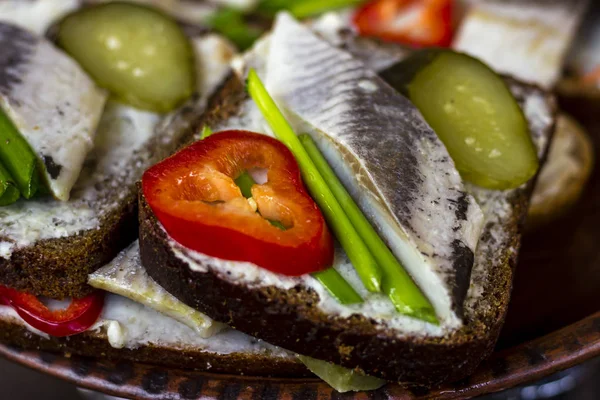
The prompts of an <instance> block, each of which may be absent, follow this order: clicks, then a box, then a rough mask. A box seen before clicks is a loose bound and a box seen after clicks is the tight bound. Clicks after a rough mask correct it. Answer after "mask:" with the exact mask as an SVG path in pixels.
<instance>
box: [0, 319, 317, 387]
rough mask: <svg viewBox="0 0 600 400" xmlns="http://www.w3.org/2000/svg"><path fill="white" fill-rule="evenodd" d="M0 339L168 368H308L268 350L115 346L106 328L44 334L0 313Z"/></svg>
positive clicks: (290, 373)
mask: <svg viewBox="0 0 600 400" xmlns="http://www.w3.org/2000/svg"><path fill="white" fill-rule="evenodd" d="M0 342H2V343H4V344H7V345H12V346H17V347H19V348H22V349H26V350H42V351H48V352H52V353H61V354H64V355H66V356H71V355H73V354H75V355H78V356H84V357H93V358H98V357H100V358H105V359H108V360H114V361H123V360H126V361H132V362H140V363H145V364H155V365H160V366H163V367H170V368H185V369H195V370H200V371H208V372H214V373H225V374H235V375H250V376H273V377H308V376H311V374H310V372H309V371H308V370H307V369H306V367H304V365H303V364H302V363H300V362H299V360H298V359H297V358H296V357H293V356H290V357H271V356H269V355H267V354H256V353H244V352H237V353H230V354H220V353H211V352H207V351H203V350H202V349H200V348H194V347H193V346H189V347H188V348H181V347H173V346H166V345H161V344H149V345H145V346H141V347H138V348H136V349H127V348H123V349H117V348H114V347H112V346H111V345H110V343H109V341H108V338H107V335H106V333H105V332H102V331H98V332H85V333H82V334H80V335H75V336H71V337H68V338H55V337H50V338H44V337H42V336H39V335H37V334H35V333H32V332H30V331H29V330H28V329H27V328H26V327H25V326H24V325H23V324H21V323H20V322H19V321H17V320H14V319H12V318H6V317H0Z"/></svg>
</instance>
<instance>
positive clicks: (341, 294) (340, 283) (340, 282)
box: [313, 268, 363, 304]
mask: <svg viewBox="0 0 600 400" xmlns="http://www.w3.org/2000/svg"><path fill="white" fill-rule="evenodd" d="M313 277H315V279H317V280H318V281H319V282H321V285H323V286H325V289H327V291H328V292H329V294H331V295H332V296H333V297H335V299H336V300H337V301H339V302H340V303H341V304H356V303H362V301H363V300H362V298H361V297H360V295H359V294H358V293H356V290H354V288H353V287H352V286H350V284H349V283H348V282H346V280H345V279H344V277H343V276H342V275H340V273H339V272H337V270H336V269H335V268H329V269H326V270H325V271H321V272H317V273H315V274H313Z"/></svg>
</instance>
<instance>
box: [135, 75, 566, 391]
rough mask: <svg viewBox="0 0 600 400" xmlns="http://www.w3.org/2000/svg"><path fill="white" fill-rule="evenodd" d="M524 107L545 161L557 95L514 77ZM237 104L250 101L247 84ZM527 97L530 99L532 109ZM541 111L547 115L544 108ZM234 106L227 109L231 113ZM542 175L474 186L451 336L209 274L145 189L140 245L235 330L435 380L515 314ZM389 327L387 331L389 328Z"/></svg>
mask: <svg viewBox="0 0 600 400" xmlns="http://www.w3.org/2000/svg"><path fill="white" fill-rule="evenodd" d="M507 82H508V84H509V86H510V87H511V90H512V91H513V93H514V94H515V96H516V97H517V99H518V100H519V102H520V103H521V105H522V106H524V107H525V111H526V114H527V117H528V119H529V123H530V126H531V130H532V135H533V138H534V140H535V142H536V145H537V146H538V149H539V154H540V156H541V158H542V159H544V158H545V155H546V149H547V146H548V143H549V141H550V139H551V136H552V133H553V130H554V119H555V118H554V117H555V113H556V107H555V102H554V98H553V97H552V96H550V95H548V94H546V93H545V92H543V91H542V90H540V89H538V88H536V87H533V86H527V85H523V84H519V83H518V82H516V81H514V80H512V79H509V78H507ZM229 85H230V87H231V86H235V85H237V91H238V92H237V95H236V97H235V98H233V99H230V101H232V100H235V101H237V103H238V105H240V106H241V105H242V101H243V100H244V99H245V98H246V97H245V95H244V93H243V91H244V88H243V84H242V82H240V81H239V80H237V78H232V82H230V83H229ZM525 104H527V105H526V106H525ZM540 107H541V109H543V110H545V113H542V114H539V113H540ZM224 109H227V112H226V113H222V111H223V110H224ZM230 110H231V103H230V104H228V106H227V107H223V105H219V104H217V105H216V107H215V108H213V109H212V110H210V111H209V112H208V114H207V122H208V123H209V124H211V126H214V125H218V123H219V122H223V121H224V120H225V119H227V118H228V117H229V116H230V115H231V112H230ZM533 186H534V182H533V181H532V182H529V183H528V184H527V185H525V186H523V187H522V188H519V189H517V190H513V191H507V192H491V191H487V190H482V189H476V188H470V190H471V191H472V193H473V194H474V195H475V197H476V198H477V200H478V201H479V202H480V204H481V206H482V209H483V210H484V213H485V214H486V225H485V227H484V230H483V234H482V236H481V239H480V243H479V246H478V249H477V253H476V263H475V266H474V269H473V275H472V288H471V290H470V291H469V295H468V298H467V301H466V303H465V308H466V313H465V324H464V327H462V328H461V329H460V330H458V331H454V332H451V333H448V334H446V335H445V336H443V337H425V336H411V335H406V336H402V335H399V334H398V332H394V331H392V330H390V329H385V328H383V327H382V326H381V325H378V324H377V322H376V321H373V320H370V319H367V318H366V317H364V316H362V315H353V316H351V317H350V318H341V317H337V316H336V315H328V314H326V313H324V312H323V311H322V310H321V309H320V308H319V307H318V303H319V298H318V295H317V293H316V292H315V291H314V290H312V289H310V288H307V287H305V286H302V285H298V286H296V287H293V288H292V289H290V290H282V289H280V288H278V287H276V286H262V287H247V286H244V285H240V284H236V283H233V282H232V281H231V280H229V279H227V277H226V274H223V273H217V272H216V271H215V269H216V267H215V266H214V265H211V264H210V263H208V264H207V263H204V264H203V262H202V261H199V264H200V266H201V267H202V268H203V270H205V271H206V272H198V270H195V271H194V270H192V269H190V266H189V265H188V264H187V263H186V262H184V261H182V260H181V259H180V258H179V257H178V256H176V255H175V253H174V251H173V247H172V246H171V243H170V240H169V238H168V237H167V235H166V233H165V231H164V230H163V229H162V227H161V225H160V223H159V222H158V221H157V220H156V218H155V216H154V214H153V213H152V210H151V209H150V208H149V206H148V204H147V203H146V200H145V199H144V197H143V195H142V194H140V252H141V259H142V263H143V265H144V267H145V268H146V270H147V272H148V274H149V275H150V276H151V277H152V278H153V279H154V280H155V281H156V282H157V283H159V284H160V285H161V286H162V287H164V288H165V289H166V290H167V291H169V292H170V293H172V294H173V295H175V296H176V297H177V298H179V299H180V300H181V301H183V302H184V303H186V304H188V305H190V306H191V307H194V308H196V309H198V310H199V311H201V312H203V313H205V314H207V315H208V316H210V317H211V318H213V319H215V320H217V321H221V322H224V323H227V324H229V325H230V326H231V327H233V328H234V329H237V330H240V331H242V332H245V333H248V334H250V335H252V336H255V337H259V338H261V339H263V340H265V341H266V342H269V343H272V344H275V345H277V346H280V347H282V348H285V349H288V350H292V351H295V352H298V353H300V354H304V355H308V356H311V357H314V358H317V359H322V360H327V361H331V362H334V363H336V364H340V365H343V366H345V367H348V368H358V369H361V370H363V371H364V372H366V373H368V374H370V375H375V376H379V377H382V378H384V379H387V380H390V381H397V382H407V383H412V384H414V383H417V384H421V385H426V386H432V385H437V384H440V383H441V382H444V381H454V380H459V379H461V378H463V377H465V376H468V375H469V374H471V373H472V372H473V371H474V369H475V368H476V366H477V365H478V364H479V363H480V362H481V361H482V360H483V359H484V358H485V357H486V356H487V355H489V353H490V352H491V351H492V349H493V346H494V344H495V342H496V340H497V338H498V335H499V332H500V328H501V327H502V324H503V321H504V317H505V314H506V310H507V306H508V302H509V298H510V291H511V287H512V279H513V272H514V267H515V264H516V259H517V252H518V248H519V245H520V238H521V229H522V226H523V222H524V219H525V216H526V214H527V206H528V199H529V197H530V195H531V192H532V189H533ZM380 328H381V329H380Z"/></svg>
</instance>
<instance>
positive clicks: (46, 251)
mask: <svg viewBox="0 0 600 400" xmlns="http://www.w3.org/2000/svg"><path fill="white" fill-rule="evenodd" d="M238 89H239V88H238V87H237V86H236V87H235V88H232V87H228V86H226V85H225V86H222V87H221V88H220V89H219V90H217V92H216V93H215V95H214V96H213V97H212V98H211V100H210V101H209V102H208V108H209V109H211V108H214V107H215V105H216V104H221V103H225V104H226V103H227V100H224V101H222V100H221V97H225V98H228V97H229V96H230V93H232V91H235V92H237V90H238ZM217 107H218V106H217ZM205 109H206V107H205V106H204V105H203V104H202V103H201V102H199V100H198V99H197V98H195V99H191V100H190V101H189V103H188V105H186V106H183V107H182V108H181V109H180V110H179V111H178V113H177V115H176V116H175V117H174V118H172V120H171V121H170V122H169V125H168V127H165V128H164V129H177V130H180V131H181V132H180V133H178V134H177V135H174V136H173V138H174V140H173V141H172V142H168V143H165V142H164V141H163V140H160V139H161V138H160V137H155V138H154V139H153V140H151V141H150V142H149V143H148V153H147V154H149V157H150V159H149V160H147V159H146V160H141V161H140V159H139V158H137V159H136V158H135V157H132V160H131V161H130V163H129V167H128V168H132V169H134V168H135V170H136V176H137V178H136V180H137V179H139V178H141V175H142V173H143V172H144V169H145V167H147V166H150V165H152V164H153V163H155V162H158V161H160V160H161V159H163V158H164V157H166V156H168V155H170V154H171V153H172V152H174V151H175V150H176V149H177V148H179V147H181V146H183V145H185V144H188V143H190V142H191V141H192V140H193V137H194V134H195V133H196V132H197V131H198V130H199V128H200V127H202V125H203V123H204V119H205V117H204V115H203V114H204V111H205ZM158 136H160V135H158ZM140 162H141V164H140ZM140 165H141V166H140ZM106 191H107V194H106V196H105V197H106V198H107V199H109V200H111V202H113V201H114V202H117V203H118V206H117V207H114V208H112V209H111V210H110V211H108V212H107V213H106V215H105V216H104V217H103V218H102V219H101V221H100V224H99V227H98V229H91V230H87V231H84V232H81V233H79V234H77V235H72V236H68V237H64V238H59V239H49V240H41V241H38V242H36V243H35V244H33V245H31V246H27V247H23V248H20V249H17V250H15V251H14V252H13V254H12V256H11V258H10V259H4V258H1V257H0V284H2V285H5V286H9V287H12V288H14V289H17V290H21V291H26V292H30V293H33V294H35V295H37V296H46V297H49V298H53V299H63V298H65V297H75V298H80V297H83V296H85V295H87V294H89V293H90V292H91V291H93V290H94V289H93V288H92V287H91V286H88V284H87V277H88V275H89V274H90V273H92V272H94V271H96V270H97V269H99V268H101V267H102V266H104V265H106V264H107V263H108V262H109V261H111V260H112V259H113V258H114V257H116V255H117V254H118V253H119V252H120V251H121V250H122V249H124V248H125V247H127V246H128V245H129V244H130V243H131V242H133V241H134V240H135V239H136V237H137V234H138V223H137V220H138V218H137V214H138V212H137V211H138V210H137V185H136V182H135V180H134V181H130V182H126V183H125V185H124V186H118V187H116V188H115V187H111V186H110V185H107V187H106ZM123 192H126V195H125V196H123V197H122V198H121V197H120V195H122V193H123ZM109 203H110V202H107V204H109Z"/></svg>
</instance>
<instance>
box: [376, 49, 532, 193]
mask: <svg viewBox="0 0 600 400" xmlns="http://www.w3.org/2000/svg"><path fill="white" fill-rule="evenodd" d="M381 75H382V77H383V78H384V79H385V80H386V81H387V82H388V83H390V84H391V85H392V86H393V87H394V88H396V89H397V90H400V91H401V92H402V93H404V94H405V95H407V96H408V97H409V98H410V100H411V101H412V102H413V104H414V105H415V106H416V107H417V108H418V109H419V111H420V112H421V114H422V115H423V117H424V118H425V120H426V121H427V122H428V123H429V125H430V126H431V127H432V128H433V130H434V131H435V132H436V133H437V135H438V136H439V138H440V139H441V140H442V142H443V143H444V145H445V146H446V148H447V149H448V152H449V153H450V156H451V157H452V159H453V160H454V163H455V164H456V167H457V169H458V171H459V172H460V173H461V175H462V176H463V178H464V179H465V180H467V181H469V182H472V183H474V184H476V185H479V186H482V187H485V188H488V189H498V190H505V189H512V188H515V187H519V186H520V185H522V184H523V183H525V182H527V181H528V180H529V179H531V178H532V177H533V176H534V175H535V174H536V173H537V171H538V168H539V161H538V157H537V153H536V149H535V146H534V144H533V141H532V139H531V134H530V132H529V127H528V124H527V120H526V119H525V116H524V114H523V111H522V110H521V108H520V107H519V104H518V103H517V101H516V99H515V98H514V96H513V95H512V93H511V92H510V90H509V88H508V87H507V85H506V83H505V82H504V80H503V79H502V78H501V77H500V76H499V75H497V74H496V73H495V72H494V71H493V70H491V69H490V68H489V67H488V66H487V65H485V64H484V63H482V62H481V61H479V60H477V59H475V58H473V57H471V56H468V55H466V54H462V53H457V52H453V51H450V50H439V49H435V50H424V51H421V52H417V53H416V54H415V55H413V56H411V57H409V58H408V59H407V60H405V61H403V62H401V63H399V64H396V65H395V66H393V67H391V68H389V69H388V70H386V71H384V72H383V73H382V74H381Z"/></svg>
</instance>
